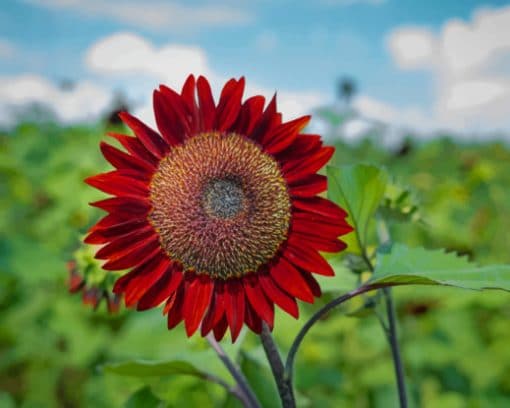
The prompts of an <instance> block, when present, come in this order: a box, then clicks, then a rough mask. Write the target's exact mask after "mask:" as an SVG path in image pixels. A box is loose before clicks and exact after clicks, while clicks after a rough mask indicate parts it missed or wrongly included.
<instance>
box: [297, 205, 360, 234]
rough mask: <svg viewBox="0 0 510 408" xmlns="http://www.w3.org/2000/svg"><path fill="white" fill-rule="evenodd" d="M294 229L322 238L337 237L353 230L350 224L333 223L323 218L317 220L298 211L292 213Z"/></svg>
mask: <svg viewBox="0 0 510 408" xmlns="http://www.w3.org/2000/svg"><path fill="white" fill-rule="evenodd" d="M292 230H293V231H298V232H302V233H305V234H308V235H316V236H318V237H320V238H328V237H330V238H336V237H338V236H341V235H345V234H347V233H349V232H351V231H352V228H351V226H350V225H349V224H347V223H344V224H333V223H329V224H328V223H327V222H324V221H322V220H320V219H319V220H316V219H313V218H311V217H310V218H309V217H306V216H304V217H303V216H300V214H299V213H298V212H297V211H296V212H294V214H293V215H292Z"/></svg>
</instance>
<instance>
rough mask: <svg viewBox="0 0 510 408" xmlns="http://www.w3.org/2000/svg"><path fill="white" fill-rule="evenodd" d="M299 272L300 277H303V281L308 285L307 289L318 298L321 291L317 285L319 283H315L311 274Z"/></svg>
mask: <svg viewBox="0 0 510 408" xmlns="http://www.w3.org/2000/svg"><path fill="white" fill-rule="evenodd" d="M299 272H300V273H301V276H302V277H303V279H304V280H305V281H306V283H307V284H308V287H309V288H310V290H311V291H312V293H313V295H314V296H315V297H320V296H321V295H322V291H321V287H320V285H319V282H317V281H316V280H315V278H314V277H313V276H312V275H311V274H309V273H307V272H305V271H302V270H300V271H299Z"/></svg>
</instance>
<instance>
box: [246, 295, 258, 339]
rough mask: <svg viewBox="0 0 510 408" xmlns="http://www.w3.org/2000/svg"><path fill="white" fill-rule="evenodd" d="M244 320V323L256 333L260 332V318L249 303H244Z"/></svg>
mask: <svg viewBox="0 0 510 408" xmlns="http://www.w3.org/2000/svg"><path fill="white" fill-rule="evenodd" d="M244 321H245V322H246V325H247V326H248V327H249V328H250V329H251V330H252V331H253V332H254V333H257V334H260V333H261V332H262V320H260V317H259V316H258V315H257V313H256V312H255V311H254V310H253V308H252V307H251V306H250V304H249V303H246V312H245V315H244Z"/></svg>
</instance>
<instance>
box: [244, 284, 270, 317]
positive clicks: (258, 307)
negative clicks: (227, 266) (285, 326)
mask: <svg viewBox="0 0 510 408" xmlns="http://www.w3.org/2000/svg"><path fill="white" fill-rule="evenodd" d="M243 283H244V290H245V292H246V297H247V299H248V302H249V303H250V304H251V305H252V306H253V309H254V310H255V311H256V312H257V314H258V315H259V316H260V317H261V318H262V320H264V321H265V322H266V323H267V324H268V325H269V326H271V327H272V326H273V324H274V307H273V303H271V302H270V301H269V300H268V299H267V298H266V296H265V294H264V291H263V290H262V288H261V287H260V282H259V280H258V278H257V277H256V276H249V277H246V278H245V279H244V281H243Z"/></svg>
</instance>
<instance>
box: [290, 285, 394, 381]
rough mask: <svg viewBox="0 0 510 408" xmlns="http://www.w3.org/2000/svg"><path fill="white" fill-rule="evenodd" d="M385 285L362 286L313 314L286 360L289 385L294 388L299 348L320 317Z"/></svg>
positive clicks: (293, 344)
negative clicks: (295, 361) (293, 382)
mask: <svg viewBox="0 0 510 408" xmlns="http://www.w3.org/2000/svg"><path fill="white" fill-rule="evenodd" d="M384 286H385V284H376V285H365V286H360V287H358V288H356V289H354V290H352V291H350V292H347V293H345V294H343V295H342V296H340V297H337V298H336V299H334V300H332V301H331V302H329V303H328V304H326V305H324V306H323V307H322V308H320V309H319V310H318V311H317V312H315V313H314V314H313V316H312V317H311V318H310V319H309V320H308V321H307V322H306V323H305V324H304V325H303V327H302V328H301V330H300V331H299V333H298V334H297V336H296V338H295V339H294V342H293V343H292V345H291V347H290V350H289V354H288V355H287V361H286V362H285V378H286V381H287V383H288V385H289V387H291V388H292V377H293V369H294V360H295V358H296V354H297V351H298V349H299V346H300V345H301V342H302V341H303V339H304V338H305V336H306V334H307V333H308V331H309V330H310V329H311V328H312V326H313V325H314V324H315V323H316V322H317V321H318V320H319V319H321V318H322V317H323V316H325V315H326V314H327V313H328V312H329V311H330V310H332V309H334V308H335V307H337V306H339V305H341V304H342V303H344V302H345V301H347V300H349V299H352V298H353V297H355V296H358V295H361V294H363V293H365V292H370V291H372V290H376V289H379V288H381V287H384Z"/></svg>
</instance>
